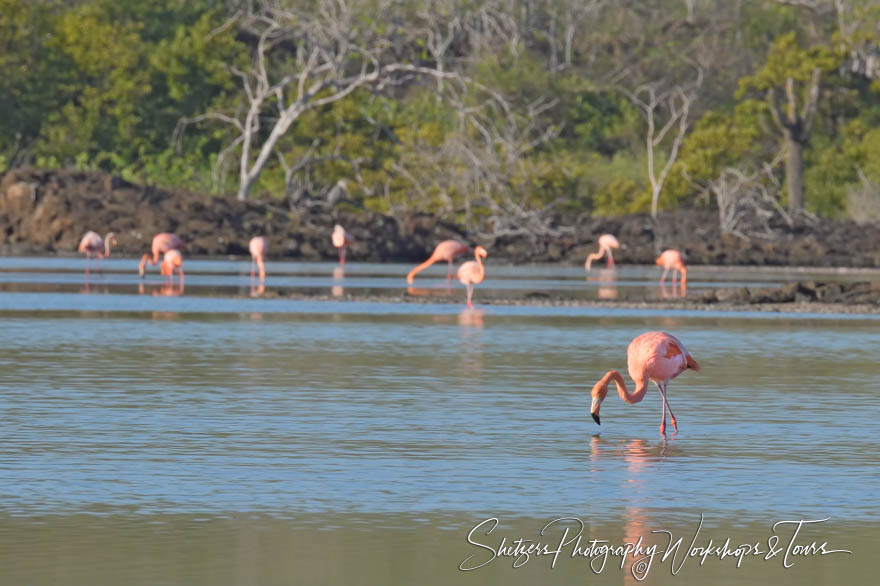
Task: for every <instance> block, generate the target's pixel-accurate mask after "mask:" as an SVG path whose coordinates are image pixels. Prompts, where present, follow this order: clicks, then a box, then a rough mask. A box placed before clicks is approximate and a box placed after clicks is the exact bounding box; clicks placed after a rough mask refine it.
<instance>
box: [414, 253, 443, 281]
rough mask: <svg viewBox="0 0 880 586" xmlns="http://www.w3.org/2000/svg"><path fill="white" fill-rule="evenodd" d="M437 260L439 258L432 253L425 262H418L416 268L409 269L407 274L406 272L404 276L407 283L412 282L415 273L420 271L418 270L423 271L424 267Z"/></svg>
mask: <svg viewBox="0 0 880 586" xmlns="http://www.w3.org/2000/svg"><path fill="white" fill-rule="evenodd" d="M437 260H439V259H437V258H436V257H435V256H434V255H433V254H432V255H431V257H430V258H429V259H428V260H426V261H425V262H423V263H422V264H420V265H419V266H417V267H416V268H414V269H413V270H411V271H410V272H409V274H407V276H406V280H407V282H408V283H412V280H413V277H415V276H416V273H420V272H422V271H424V270H425V269H426V268H428V267H429V266H431V265H432V264H434V263H435V262H437Z"/></svg>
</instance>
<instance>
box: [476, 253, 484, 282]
mask: <svg viewBox="0 0 880 586" xmlns="http://www.w3.org/2000/svg"><path fill="white" fill-rule="evenodd" d="M474 258H475V259H476V260H477V271H479V273H480V278H482V277H483V274H484V273H483V270H484V269H483V259H482V258H480V255H479V254H477V253H476V252H474Z"/></svg>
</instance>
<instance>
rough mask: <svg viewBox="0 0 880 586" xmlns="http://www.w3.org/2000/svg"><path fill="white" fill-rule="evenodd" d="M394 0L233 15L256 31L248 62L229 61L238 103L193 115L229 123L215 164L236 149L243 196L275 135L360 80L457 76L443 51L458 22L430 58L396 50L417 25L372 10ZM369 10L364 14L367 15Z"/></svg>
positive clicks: (285, 5)
mask: <svg viewBox="0 0 880 586" xmlns="http://www.w3.org/2000/svg"><path fill="white" fill-rule="evenodd" d="M395 5H396V4H395V2H393V0H381V1H380V2H378V6H375V7H374V8H375V11H374V10H371V12H370V14H369V15H366V14H365V13H364V12H363V10H365V9H366V8H365V7H364V6H362V5H360V4H358V3H357V2H351V3H349V2H347V1H346V0H319V1H318V2H316V3H305V4H302V5H301V6H300V5H299V4H297V3H293V2H285V1H283V0H262V1H261V2H260V3H259V4H258V5H256V6H251V10H249V11H247V12H242V13H239V14H237V15H236V16H235V24H236V25H238V26H239V27H241V29H242V30H243V31H246V32H249V33H250V34H253V35H254V36H255V37H256V42H255V45H254V53H253V58H252V61H251V63H250V66H249V67H247V68H244V69H242V68H238V67H234V66H230V68H229V69H230V71H231V72H232V73H233V74H234V75H236V76H237V77H238V78H239V79H240V80H241V85H242V93H243V96H244V98H243V99H244V104H243V107H242V108H240V109H239V110H238V111H237V112H235V113H232V114H230V113H222V112H211V113H208V114H205V115H202V116H200V117H197V118H195V119H193V120H189V121H186V123H191V122H195V121H201V120H209V119H210V120H216V121H220V122H224V123H227V124H229V125H231V126H232V128H233V129H234V132H235V133H236V134H235V137H234V139H233V140H232V142H231V144H230V145H229V146H227V148H226V149H224V151H223V152H221V153H220V156H219V157H218V160H217V165H218V166H220V165H224V164H226V157H227V156H228V155H230V154H232V153H233V152H234V151H236V150H238V155H239V156H238V159H239V162H238V190H237V197H238V199H239V200H244V199H246V198H247V197H248V194H249V193H250V191H251V189H252V188H253V186H254V184H255V182H256V181H257V180H258V179H259V177H260V174H261V173H262V172H263V170H264V169H265V168H266V166H267V164H268V163H269V162H270V161H271V160H273V158H274V157H276V156H277V148H278V145H279V141H280V140H281V139H282V137H284V136H285V134H286V133H287V132H288V131H289V129H290V128H291V126H292V125H293V124H294V123H296V121H297V120H299V119H300V118H301V117H302V115H303V114H304V113H306V112H308V111H310V110H314V109H316V108H320V107H322V106H326V105H328V104H332V103H334V102H338V101H340V100H343V99H345V98H347V97H349V96H351V95H352V94H353V93H354V92H356V91H357V90H359V89H361V88H373V89H381V88H383V87H385V86H387V85H392V84H398V83H403V82H404V80H405V79H408V78H411V77H413V76H416V75H427V76H432V77H434V78H435V79H438V80H440V79H460V78H459V77H458V76H457V75H456V74H455V73H453V72H448V71H445V70H444V66H443V60H442V55H443V52H444V51H445V49H446V48H447V47H448V45H449V43H451V42H452V39H451V38H450V35H453V34H454V32H455V30H456V26H457V25H456V24H455V23H454V22H453V23H452V24H451V25H450V27H449V29H447V31H446V32H447V35H446V36H444V37H442V38H438V37H436V36H433V37H431V38H430V39H429V42H430V46H431V49H432V51H433V52H434V53H435V55H436V56H437V57H440V58H441V59H439V60H438V61H437V62H435V63H433V64H427V65H424V64H414V63H412V62H408V60H406V59H405V58H401V54H402V53H405V50H401V49H406V48H408V47H407V45H408V43H410V42H411V41H412V39H413V35H414V34H416V32H418V31H413V30H408V29H404V28H402V27H397V28H395V25H394V22H393V20H392V21H388V20H385V19H384V18H378V16H379V15H385V14H391V13H392V12H393V8H394V6H395ZM366 16H369V18H366Z"/></svg>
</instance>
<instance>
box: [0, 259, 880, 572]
mask: <svg viewBox="0 0 880 586" xmlns="http://www.w3.org/2000/svg"><path fill="white" fill-rule="evenodd" d="M77 262H79V263H80V264H77ZM126 263H127V264H126ZM128 264H131V261H130V260H128V261H123V260H113V261H112V262H105V263H104V267H103V268H104V273H103V274H96V273H93V274H92V275H90V278H89V281H88V284H87V285H88V287H87V288H86V281H85V279H84V277H83V274H82V272H81V270H82V267H83V266H84V265H83V264H81V261H72V260H67V259H3V262H2V263H0V284H2V285H0V323H2V326H3V331H4V333H5V334H6V335H5V340H6V343H5V348H4V352H3V354H2V357H0V413H2V418H3V428H2V429H3V442H2V444H0V470H2V476H0V519H2V523H0V544H2V545H0V547H2V549H0V551H3V552H4V553H3V554H2V560H0V561H2V564H0V578H2V582H3V583H10V584H13V583H14V584H19V583H32V584H80V583H81V584H95V583H129V584H139V583H142V584H155V583H168V584H227V583H228V584H292V583H308V584H315V583H318V584H320V583H334V584H343V583H344V584H350V583H364V584H368V583H370V584H372V583H375V584H388V583H395V584H408V583H425V584H445V583H450V582H458V581H462V582H472V583H475V584H476V583H504V584H507V583H520V582H521V583H534V582H535V581H541V582H556V581H558V582H565V583H570V582H571V581H572V580H578V581H586V582H589V583H621V582H624V583H630V582H632V581H633V578H632V575H631V570H632V568H631V567H629V566H626V567H624V568H623V569H622V570H621V569H620V568H619V567H618V566H619V560H617V561H618V564H617V565H615V564H613V563H612V564H610V565H609V566H608V567H606V568H605V569H603V570H602V572H601V573H600V574H599V575H596V574H594V573H593V571H591V570H590V568H589V566H588V564H587V563H586V562H584V561H583V560H581V559H571V558H570V557H565V558H564V559H563V558H561V559H560V561H559V562H558V564H557V565H556V567H555V568H554V569H550V564H549V561H547V560H546V558H545V557H544V558H537V557H536V558H532V559H531V560H530V561H529V562H528V563H527V564H526V565H525V566H524V567H522V568H520V569H517V570H514V569H513V568H512V564H513V559H510V558H504V559H498V560H495V561H494V562H492V563H490V564H488V565H487V566H485V567H483V568H480V569H479V570H475V571H472V572H464V573H463V572H461V571H460V570H459V569H458V566H459V564H460V563H461V562H462V561H463V560H465V559H466V558H467V557H468V556H471V555H475V556H485V555H487V552H488V550H486V549H485V548H480V547H478V546H474V545H471V544H468V542H467V539H466V538H467V535H468V532H469V531H470V530H471V529H472V528H473V527H474V526H475V525H477V524H478V523H479V522H481V521H483V520H484V519H487V518H490V517H498V518H499V519H500V520H501V525H500V526H499V527H498V529H496V531H495V532H494V533H493V534H492V535H490V536H485V535H484V536H483V537H481V538H480V539H481V540H482V543H484V544H495V545H498V541H500V538H501V536H507V537H508V538H509V540H513V539H516V538H519V537H522V538H525V539H531V538H534V539H538V538H540V536H539V535H538V532H539V531H540V529H541V527H542V526H544V525H545V524H546V523H547V522H549V521H551V520H553V519H556V518H558V517H576V518H579V519H581V520H582V521H583V522H584V523H585V529H584V531H585V536H590V538H592V539H607V540H609V541H610V542H612V543H622V542H624V541H627V540H636V539H637V538H638V537H639V536H643V537H644V538H645V539H646V540H648V539H653V540H655V541H656V540H659V542H660V543H663V542H665V537H663V534H652V533H651V531H652V530H668V531H671V532H673V534H674V535H675V536H676V538H677V537H683V538H684V541H685V542H686V543H685V545H687V544H688V543H689V542H690V539H691V538H692V537H693V535H694V533H695V531H696V528H697V526H698V524H699V519H700V515H701V514H702V515H704V517H705V521H704V525H703V529H702V530H701V532H700V535H699V536H698V539H697V545H700V544H701V543H702V545H705V542H707V541H708V539H709V538H712V539H714V540H716V541H718V540H719V539H720V540H721V541H723V539H724V538H726V537H731V539H732V543H733V542H734V541H733V540H738V541H737V543H739V542H754V541H761V542H762V543H763V544H766V542H767V539H768V537H769V536H770V535H772V529H771V525H772V524H773V523H775V522H776V521H783V520H796V519H825V518H830V519H829V520H828V521H826V522H824V523H822V524H817V525H816V526H814V527H811V528H809V532H807V531H805V533H804V539H803V541H805V542H811V541H813V540H818V541H819V542H820V543H821V542H822V541H828V542H829V549H832V548H834V549H848V550H852V551H853V554H851V555H850V554H830V555H827V556H818V555H814V556H808V557H803V558H802V559H799V560H798V562H797V563H796V564H795V566H794V567H792V568H790V569H783V568H782V564H781V563H779V559H778V558H774V559H769V560H766V561H765V560H763V558H762V557H761V556H755V557H753V558H749V559H746V560H744V561H743V563H742V566H743V567H741V568H739V569H737V568H736V560H734V559H732V558H727V559H725V560H718V559H714V558H711V559H708V560H707V561H706V562H705V563H704V565H703V566H702V567H700V566H699V564H698V560H692V561H688V562H687V564H686V565H685V567H684V568H683V569H682V571H681V572H679V573H678V575H677V576H674V577H673V575H672V572H671V569H672V568H671V563H670V560H667V561H666V562H664V563H659V562H655V566H654V567H653V568H652V569H651V571H650V573H649V575H648V579H647V580H646V581H645V583H677V584H678V583H705V582H706V581H713V582H717V581H722V582H726V583H746V582H751V583H753V582H754V581H755V580H758V581H760V582H766V581H769V580H771V579H772V580H773V581H775V582H778V583H780V584H785V583H789V582H790V583H793V584H794V583H798V584H800V583H816V584H820V583H828V582H829V581H835V582H838V581H839V582H848V583H853V582H858V581H863V582H864V581H867V580H868V578H867V577H868V576H869V575H873V574H872V573H870V574H869V572H872V570H871V567H872V560H871V555H872V552H873V551H874V550H875V549H876V546H878V545H880V543H878V538H877V537H876V536H877V532H878V529H880V515H878V497H877V496H876V495H877V494H880V481H878V477H877V473H876V472H877V466H878V456H877V454H878V452H880V434H878V426H877V421H878V419H880V394H878V390H880V389H878V383H877V381H878V380H880V376H878V375H880V366H878V364H877V361H876V358H875V355H876V348H878V342H880V334H878V333H877V325H878V323H877V320H876V319H874V318H873V317H868V316H858V315H847V316H833V315H832V316H811V315H798V314H792V315H784V316H782V315H776V314H759V313H719V312H704V311H700V312H691V311H687V310H674V311H668V310H667V311H661V310H656V311H655V310H630V309H605V308H596V307H541V306H516V305H506V306H498V305H481V304H480V294H481V293H484V294H485V295H486V296H487V297H488V298H491V295H492V294H493V293H492V292H493V291H504V290H514V291H533V290H534V291H547V290H556V289H564V288H571V289H573V290H576V291H578V292H582V293H583V295H584V297H585V298H590V297H591V296H593V295H595V294H596V293H597V291H598V286H597V285H594V284H593V282H591V281H587V280H585V278H584V273H583V269H582V268H579V267H578V268H563V269H557V268H550V267H515V268H507V267H497V268H496V270H495V271H494V274H497V275H498V277H497V278H495V277H493V278H490V279H487V282H486V283H485V284H484V285H485V286H484V287H483V288H482V289H478V291H477V294H476V295H477V296H476V298H475V300H476V303H477V306H478V309H477V310H476V311H465V310H463V308H462V307H461V306H460V305H458V304H450V303H447V302H446V301H448V300H447V299H446V298H445V295H447V294H451V295H452V296H453V299H454V298H455V297H454V296H456V295H458V296H462V295H463V293H462V289H461V288H460V287H458V288H455V287H454V286H453V287H452V289H451V293H450V292H447V291H444V289H445V288H446V283H445V282H444V280H443V276H444V271H445V267H436V268H432V269H431V270H432V272H431V273H430V274H429V275H427V276H426V278H425V279H424V284H425V285H426V288H428V289H433V290H436V291H439V292H440V293H438V300H437V301H438V302H437V303H431V302H427V303H417V304H413V303H395V302H373V301H368V300H366V296H368V295H378V296H385V297H388V296H392V295H398V296H403V295H405V282H404V281H403V278H402V275H403V274H405V272H406V267H403V266H402V265H357V264H354V265H350V266H348V267H346V271H345V275H344V276H341V277H340V276H337V277H336V278H334V277H333V266H332V265H329V264H302V265H298V264H296V263H270V264H269V266H268V267H267V268H268V270H269V274H270V277H269V281H268V282H267V284H266V291H268V292H271V291H272V290H273V289H275V288H280V289H288V290H297V291H306V292H307V291H312V290H314V291H321V292H322V293H321V294H322V295H326V294H327V293H330V292H331V288H332V287H334V286H342V287H344V288H345V291H346V294H345V296H344V299H345V300H340V301H335V300H323V299H321V300H308V299H305V300H304V299H289V298H284V297H283V296H282V297H273V298H269V299H264V298H251V297H250V293H251V290H250V280H249V277H248V275H247V272H248V270H249V267H248V264H247V263H243V262H231V261H194V262H192V261H188V262H187V264H186V266H185V269H186V270H187V277H186V291H185V292H184V294H183V295H182V296H177V297H161V296H154V295H152V294H151V293H153V292H156V291H158V292H162V287H161V281H160V279H159V277H158V276H157V275H152V276H151V277H150V278H149V279H148V280H147V281H146V283H145V285H144V293H145V294H143V295H139V294H138V293H139V285H138V281H137V279H136V276H135V275H134V274H133V273H131V272H129V271H128V268H129V267H128ZM71 265H72V267H73V268H71ZM273 265H274V266H273ZM273 269H275V271H276V274H273ZM282 269H284V271H282ZM578 271H579V273H578ZM278 272H281V273H282V274H277V273H278ZM491 274H492V273H490V275H491ZM620 275H621V281H618V287H619V288H620V289H621V290H629V289H633V290H635V289H636V288H639V287H641V288H643V289H644V290H650V288H652V287H656V284H655V283H654V279H655V278H656V277H657V271H654V270H653V269H652V268H648V267H637V268H632V269H625V270H623V271H620ZM716 275H720V276H719V277H718V278H716ZM792 275H794V277H793V276H792ZM624 277H625V279H624ZM791 278H803V277H802V276H800V274H799V273H797V272H794V273H792V272H788V273H778V274H777V273H772V272H768V271H760V272H759V271H752V272H749V271H741V272H735V271H717V273H713V274H712V276H709V277H706V278H704V277H703V276H699V275H698V274H696V273H695V274H694V275H692V279H691V286H692V287H700V286H701V285H700V283H704V282H705V283H711V286H719V285H718V283H726V284H728V285H720V286H741V283H743V282H760V283H773V282H776V283H780V282H784V281H785V280H789V279H791ZM839 278H849V277H848V275H847V274H845V273H842V274H840V275H839ZM860 278H864V276H862V277H860ZM630 281H631V282H632V283H634V284H633V285H623V284H621V283H622V282H630ZM417 282H418V281H417ZM105 291H106V293H105ZM85 292H88V293H95V292H97V293H100V294H83V293H85ZM358 292H361V293H362V294H363V295H364V299H359V298H358ZM389 292H390V293H389ZM264 294H265V293H264ZM650 329H663V330H668V331H670V332H672V333H674V334H676V335H677V336H678V337H680V339H681V340H682V341H683V342H684V343H685V344H686V345H687V346H688V349H689V350H690V352H691V353H692V354H693V355H694V356H695V357H696V358H697V360H698V361H699V362H700V364H701V365H702V367H703V370H702V371H701V372H699V373H694V372H687V373H685V374H684V375H682V376H681V377H680V378H678V379H676V380H675V381H673V382H672V383H671V384H670V394H669V399H670V404H671V405H672V406H673V408H674V410H675V412H676V415H677V417H678V420H679V424H680V429H681V433H679V434H678V435H677V436H675V437H674V438H670V439H669V440H666V441H663V440H662V439H661V438H660V437H659V433H658V425H659V419H660V401H659V397H658V395H657V393H656V392H655V390H654V389H652V390H650V391H649V392H648V396H647V398H646V399H645V401H644V402H642V403H640V404H638V405H633V406H630V405H625V404H624V403H623V402H621V401H619V400H617V399H616V398H614V397H609V400H608V401H606V404H605V405H604V406H603V413H602V415H603V417H602V420H603V425H602V426H601V428H600V427H598V426H596V425H595V424H594V423H593V422H592V420H590V418H589V415H588V413H587V411H588V407H589V401H588V397H587V393H588V391H589V388H590V387H591V386H592V384H593V383H594V382H595V380H596V379H598V378H599V377H600V376H601V375H602V374H603V373H604V372H605V371H606V370H608V369H610V368H618V369H621V370H623V369H625V348H626V345H627V344H628V342H629V340H631V339H632V338H633V337H634V336H635V335H637V334H638V333H641V332H642V331H645V330H650ZM600 432H601V433H600ZM783 533H785V532H780V534H783ZM787 534H790V531H788V532H787ZM553 535H554V537H555V539H556V540H558V539H559V537H560V532H556V533H555V534H553ZM783 537H784V535H783ZM585 539H586V537H585ZM783 541H784V540H783ZM475 559H480V558H479V557H477V558H475ZM483 559H485V558H483Z"/></svg>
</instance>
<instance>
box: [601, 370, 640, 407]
mask: <svg viewBox="0 0 880 586" xmlns="http://www.w3.org/2000/svg"><path fill="white" fill-rule="evenodd" d="M612 380H613V381H614V383H615V384H616V385H617V394H618V395H620V398H621V399H623V400H624V401H625V402H627V403H629V404H630V405H632V404H633V403H638V402H639V401H641V400H642V399H644V398H645V393H647V392H648V381H647V380H646V379H642V380H641V381H637V380H635V379H633V382H634V383H635V385H636V388H635V390H634V391H633V392H632V393H630V392H629V390H627V388H626V381H625V380H624V379H623V375H621V374H620V373H619V372H618V371H616V370H609V371H608V372H607V373H605V376H603V377H602V380H601V382H602V384H603V385H607V384H608V383H609V382H611V381H612Z"/></svg>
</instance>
